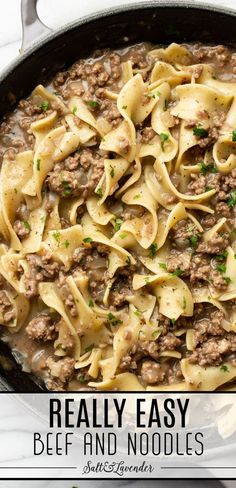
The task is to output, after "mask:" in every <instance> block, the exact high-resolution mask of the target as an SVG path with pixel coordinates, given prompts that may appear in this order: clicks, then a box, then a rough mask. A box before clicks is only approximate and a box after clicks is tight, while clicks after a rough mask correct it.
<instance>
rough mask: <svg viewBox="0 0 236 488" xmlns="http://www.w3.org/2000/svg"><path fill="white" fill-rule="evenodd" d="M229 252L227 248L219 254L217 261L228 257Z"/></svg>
mask: <svg viewBox="0 0 236 488" xmlns="http://www.w3.org/2000/svg"><path fill="white" fill-rule="evenodd" d="M228 254H229V253H228V251H226V250H225V251H223V252H222V253H221V254H217V255H216V257H215V258H216V260H217V261H224V259H225V258H227V256H228Z"/></svg>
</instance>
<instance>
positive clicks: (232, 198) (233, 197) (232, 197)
mask: <svg viewBox="0 0 236 488" xmlns="http://www.w3.org/2000/svg"><path fill="white" fill-rule="evenodd" d="M226 203H227V205H228V207H234V205H236V190H232V191H231V192H230V194H229V198H228V200H227V201H226Z"/></svg>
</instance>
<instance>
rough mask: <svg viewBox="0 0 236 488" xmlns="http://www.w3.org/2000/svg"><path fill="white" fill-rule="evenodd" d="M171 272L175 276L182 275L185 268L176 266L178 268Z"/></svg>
mask: <svg viewBox="0 0 236 488" xmlns="http://www.w3.org/2000/svg"><path fill="white" fill-rule="evenodd" d="M171 274H172V275H174V276H182V274H183V270H182V269H181V268H176V270H175V271H173V273H171Z"/></svg>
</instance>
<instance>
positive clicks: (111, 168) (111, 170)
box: [110, 165, 115, 178]
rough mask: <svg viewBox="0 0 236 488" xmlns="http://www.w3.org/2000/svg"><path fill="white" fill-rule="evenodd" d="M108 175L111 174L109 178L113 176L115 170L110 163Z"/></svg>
mask: <svg viewBox="0 0 236 488" xmlns="http://www.w3.org/2000/svg"><path fill="white" fill-rule="evenodd" d="M110 176H111V178H114V176H115V170H114V168H113V166H111V165H110Z"/></svg>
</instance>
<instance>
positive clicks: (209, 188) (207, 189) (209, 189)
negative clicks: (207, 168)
mask: <svg viewBox="0 0 236 488" xmlns="http://www.w3.org/2000/svg"><path fill="white" fill-rule="evenodd" d="M211 190H213V188H212V186H206V188H205V191H211Z"/></svg>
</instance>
